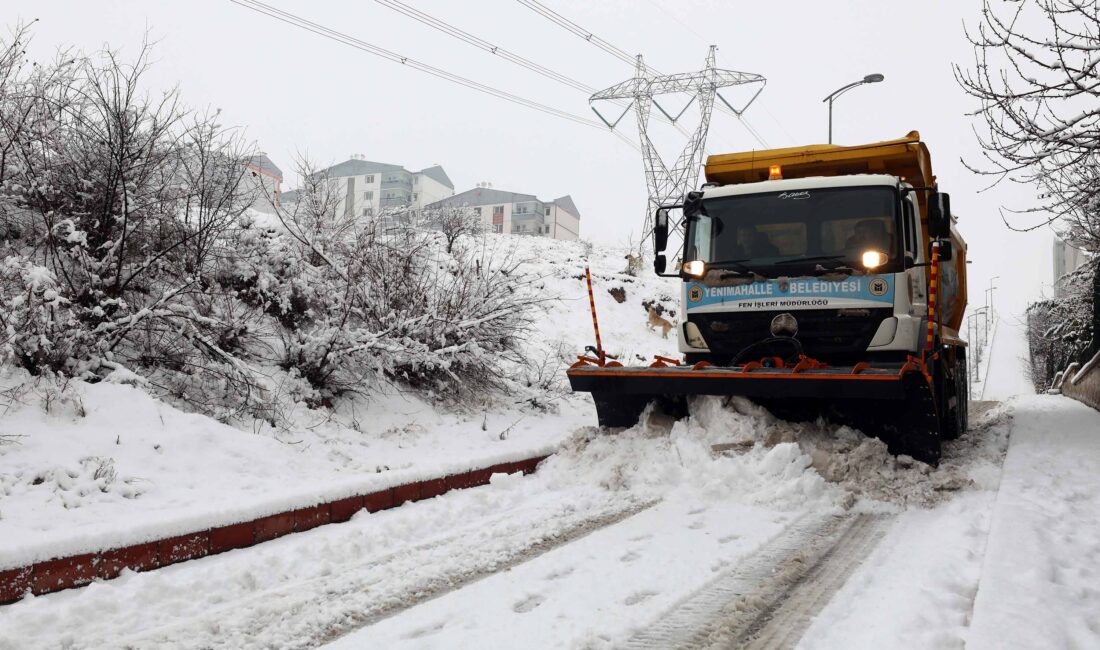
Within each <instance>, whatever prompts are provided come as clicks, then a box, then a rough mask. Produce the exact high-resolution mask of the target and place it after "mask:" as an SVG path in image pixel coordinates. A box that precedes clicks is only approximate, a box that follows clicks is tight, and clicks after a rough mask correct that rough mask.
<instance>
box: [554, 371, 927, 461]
mask: <svg viewBox="0 0 1100 650" xmlns="http://www.w3.org/2000/svg"><path fill="white" fill-rule="evenodd" d="M579 359H580V360H579V361H578V362H577V363H575V364H573V366H572V367H571V368H570V369H569V370H568V372H567V375H568V377H569V384H570V386H571V387H572V389H573V391H575V392H586V393H591V394H592V399H593V401H594V402H595V404H596V414H597V417H598V419H599V423H600V425H601V426H606V427H629V426H633V425H634V424H636V423H637V421H638V418H639V416H640V415H641V413H642V411H643V410H644V409H645V407H646V406H647V405H648V404H649V403H650V402H654V401H656V402H658V404H660V405H662V406H664V407H666V408H667V407H669V406H673V407H674V410H682V409H683V407H684V406H685V405H686V400H685V398H686V397H688V396H692V395H720V396H721V395H727V396H732V395H739V396H744V397H748V398H753V399H756V400H757V401H760V402H761V403H763V404H764V405H765V406H767V407H769V408H771V409H772V410H773V411H776V413H777V415H780V417H783V416H784V414H785V413H787V412H796V411H797V412H800V413H806V414H807V415H806V417H812V416H813V415H832V416H834V417H835V418H836V419H838V420H840V421H843V422H845V423H848V424H851V425H852V426H855V427H857V428H859V429H861V430H862V431H864V433H867V434H868V435H873V436H876V437H879V438H882V439H883V440H884V441H886V442H887V444H888V445H890V447H891V450H892V451H893V452H894V453H907V454H909V455H911V456H913V457H915V458H918V459H919V460H924V461H926V462H936V461H937V460H938V459H939V437H938V431H939V427H938V421H937V418H936V409H935V405H934V400H933V396H932V389H931V383H930V381H929V378H928V375H927V372H926V370H925V367H924V364H923V363H922V362H921V361H920V360H919V359H915V358H910V360H909V361H907V362H905V363H903V364H898V365H897V366H894V367H872V366H870V365H868V364H866V363H858V364H855V365H854V366H843V367H837V366H827V365H825V364H823V363H820V362H818V361H815V360H813V359H809V358H805V357H804V358H802V360H800V361H799V362H798V363H797V364H795V365H793V366H787V367H785V366H784V365H783V362H782V361H781V360H779V359H776V358H769V359H764V360H761V361H754V362H750V363H747V364H744V365H740V366H729V367H718V366H713V365H710V364H709V363H706V362H702V363H698V364H695V365H694V366H687V365H672V364H670V363H668V361H672V360H662V359H658V361H657V362H655V363H654V364H652V365H651V366H649V367H629V368H628V367H624V366H622V365H620V364H618V363H616V362H611V363H607V364H604V365H600V363H599V360H598V359H595V358H592V357H579ZM811 414H812V415H811Z"/></svg>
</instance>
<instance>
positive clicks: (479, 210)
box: [474, 208, 481, 217]
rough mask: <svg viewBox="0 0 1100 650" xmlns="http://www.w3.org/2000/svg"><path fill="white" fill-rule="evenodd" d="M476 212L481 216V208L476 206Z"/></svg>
mask: <svg viewBox="0 0 1100 650" xmlns="http://www.w3.org/2000/svg"><path fill="white" fill-rule="evenodd" d="M474 214H476V215H477V216H479V217H480V216H481V208H474Z"/></svg>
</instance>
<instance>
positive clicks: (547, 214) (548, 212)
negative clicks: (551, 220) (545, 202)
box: [546, 206, 550, 217]
mask: <svg viewBox="0 0 1100 650" xmlns="http://www.w3.org/2000/svg"><path fill="white" fill-rule="evenodd" d="M546 216H548V217H549V216H550V207H549V206H547V208H546Z"/></svg>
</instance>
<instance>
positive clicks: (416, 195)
mask: <svg viewBox="0 0 1100 650" xmlns="http://www.w3.org/2000/svg"><path fill="white" fill-rule="evenodd" d="M418 196H420V195H419V194H418V193H417V192H413V201H415V200H416V198H417V197H418Z"/></svg>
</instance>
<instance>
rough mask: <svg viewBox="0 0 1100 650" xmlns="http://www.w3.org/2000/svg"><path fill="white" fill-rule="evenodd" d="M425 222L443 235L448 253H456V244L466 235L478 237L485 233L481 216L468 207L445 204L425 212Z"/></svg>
mask: <svg viewBox="0 0 1100 650" xmlns="http://www.w3.org/2000/svg"><path fill="white" fill-rule="evenodd" d="M424 221H425V223H426V224H427V225H428V226H429V227H430V228H435V229H436V230H439V231H440V232H442V233H443V238H444V239H446V240H447V252H448V253H452V252H454V246H455V242H456V241H458V238H459V237H462V236H464V235H477V234H480V233H482V232H484V231H485V225H484V224H483V223H482V222H481V215H479V214H477V213H476V212H475V211H474V209H473V208H471V207H470V206H468V205H449V204H444V205H442V206H440V207H438V208H433V209H431V210H425V211H424Z"/></svg>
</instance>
